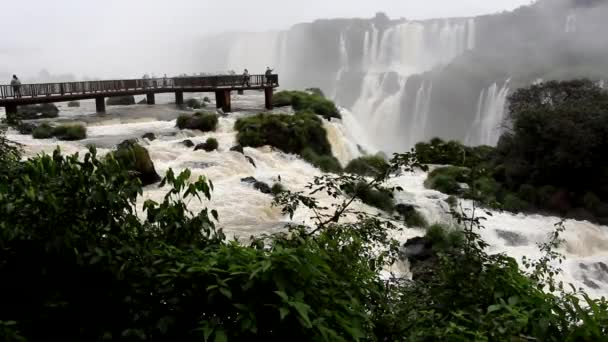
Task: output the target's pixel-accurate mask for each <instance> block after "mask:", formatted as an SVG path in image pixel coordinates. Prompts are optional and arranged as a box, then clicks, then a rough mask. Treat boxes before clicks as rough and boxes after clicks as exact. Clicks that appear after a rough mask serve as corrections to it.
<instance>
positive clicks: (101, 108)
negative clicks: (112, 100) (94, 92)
mask: <svg viewBox="0 0 608 342" xmlns="http://www.w3.org/2000/svg"><path fill="white" fill-rule="evenodd" d="M95 110H96V111H97V114H103V113H105V112H106V102H105V98H104V97H103V96H100V97H96V98H95Z"/></svg>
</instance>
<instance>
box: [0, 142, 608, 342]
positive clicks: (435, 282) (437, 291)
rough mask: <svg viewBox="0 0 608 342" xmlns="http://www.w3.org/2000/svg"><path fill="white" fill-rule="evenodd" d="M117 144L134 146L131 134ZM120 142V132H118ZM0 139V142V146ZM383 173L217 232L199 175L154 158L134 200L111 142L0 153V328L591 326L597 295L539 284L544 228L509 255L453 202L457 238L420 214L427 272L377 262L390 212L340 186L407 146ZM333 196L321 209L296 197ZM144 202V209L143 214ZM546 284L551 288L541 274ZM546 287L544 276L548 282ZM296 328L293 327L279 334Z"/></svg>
mask: <svg viewBox="0 0 608 342" xmlns="http://www.w3.org/2000/svg"><path fill="white" fill-rule="evenodd" d="M124 145H125V146H123V148H127V147H128V148H130V149H133V143H125V144H124ZM126 145H128V146H126ZM2 151H3V143H2V140H1V139H0V157H2V156H3V154H2ZM390 165H391V168H390V170H389V172H388V173H387V175H386V177H384V178H378V179H374V180H368V181H366V180H365V179H364V178H363V177H361V176H356V175H340V176H335V175H325V176H323V177H319V178H316V179H315V180H314V181H313V182H312V183H311V184H310V185H309V189H310V193H302V192H299V193H291V192H289V191H282V192H280V193H278V195H277V196H276V197H275V202H274V203H275V204H276V205H279V206H280V207H281V208H282V210H283V212H285V213H289V214H290V215H293V214H294V212H295V210H296V209H297V208H298V207H299V206H305V207H307V208H308V209H309V210H311V212H314V213H315V214H316V215H315V216H316V218H315V224H314V225H313V227H310V228H308V227H300V226H292V227H287V230H286V231H285V232H280V233H277V234H273V235H263V236H258V237H255V238H253V239H252V240H251V241H250V243H247V244H243V243H239V242H238V241H227V240H226V238H225V236H224V234H223V233H222V232H221V230H219V229H217V228H216V221H217V220H218V215H217V212H216V211H214V210H210V209H207V208H205V209H203V210H201V211H200V212H192V211H190V210H189V209H188V205H187V203H189V202H191V201H198V200H205V201H207V200H209V199H210V198H211V191H212V190H213V184H212V183H211V182H210V181H208V180H206V179H204V178H202V177H199V178H198V179H197V180H196V181H195V182H193V183H190V182H189V180H190V179H191V176H192V175H191V173H190V172H189V171H187V170H186V171H184V172H182V173H181V174H179V175H175V174H174V173H173V172H172V171H168V172H167V174H166V176H165V178H164V179H163V181H162V182H161V186H167V188H168V192H167V194H166V195H165V196H164V198H163V199H162V202H160V203H156V202H154V201H151V200H148V201H146V202H145V203H144V205H143V212H139V211H138V210H137V209H136V206H137V203H138V196H139V195H141V193H142V188H141V185H140V184H139V183H138V182H132V181H131V177H132V176H131V174H130V172H129V170H128V169H126V168H125V167H124V166H125V165H124V164H123V163H122V162H119V161H118V160H117V158H113V154H110V155H109V156H108V157H107V158H104V159H101V160H100V159H97V157H96V153H95V150H94V149H92V150H91V151H90V153H87V154H86V155H85V156H84V158H79V157H78V156H77V155H74V156H69V157H64V156H62V155H61V154H60V153H59V152H58V151H56V152H55V153H54V154H53V155H52V156H48V155H41V156H37V157H35V158H33V159H30V160H26V161H17V162H15V163H12V164H11V166H10V167H8V168H5V169H2V164H0V241H1V243H0V260H2V263H0V279H2V282H0V302H1V303H2V305H0V338H2V339H3V340H14V341H22V340H31V341H39V340H53V341H99V340H128V341H143V340H146V341H205V340H212V341H245V340H247V341H253V340H263V341H284V340H290V339H294V338H295V339H297V340H299V341H344V342H346V341H469V340H493V341H519V340H533V339H536V340H542V341H601V340H603V339H605V336H606V333H607V332H608V303H607V302H606V301H605V300H592V299H590V298H589V297H588V296H586V295H584V294H578V293H576V294H575V293H564V292H561V294H558V295H554V294H551V293H547V292H544V290H543V287H544V285H545V284H554V283H555V282H554V281H553V280H552V276H553V274H554V273H553V272H554V271H555V270H554V269H553V268H551V266H550V265H552V262H551V261H553V260H555V258H559V256H558V255H557V254H556V253H555V252H553V249H554V248H555V246H556V245H557V244H558V243H559V232H560V231H559V230H558V231H557V232H556V234H554V235H553V237H552V239H551V240H550V242H549V243H548V244H546V245H543V246H541V250H542V251H544V252H546V257H545V258H543V259H541V260H539V261H526V263H527V264H529V265H530V267H531V269H533V270H535V271H534V272H532V273H525V272H523V271H522V270H520V269H519V268H518V266H517V263H515V261H514V260H512V259H510V258H508V257H506V256H504V255H488V254H486V252H485V251H484V247H485V246H486V244H485V243H484V242H483V241H482V240H481V239H480V238H479V235H478V233H477V230H476V229H478V228H479V227H478V226H479V219H477V218H475V217H466V216H464V215H460V216H459V214H458V213H455V212H454V213H453V214H454V215H455V219H456V221H458V222H462V223H463V227H461V228H462V230H461V231H460V232H461V233H460V237H457V236H456V235H454V236H452V234H456V233H452V230H450V231H449V232H446V229H444V228H443V227H440V228H437V227H435V226H433V227H431V228H429V232H428V233H427V238H429V239H430V240H431V241H433V250H434V252H436V253H437V257H435V258H434V259H433V260H434V261H432V262H434V263H435V264H434V265H433V266H432V267H433V270H434V271H433V272H431V273H430V277H429V278H428V279H424V280H420V281H414V282H412V281H409V280H406V279H402V278H395V277H391V278H389V279H386V278H385V277H384V276H383V271H384V270H385V269H386V268H387V267H388V266H390V265H392V264H393V263H394V262H395V261H396V260H397V257H398V255H399V244H398V243H397V242H396V241H394V240H392V239H391V238H390V236H391V235H392V233H393V232H394V231H395V230H397V227H395V226H394V225H392V224H391V223H390V221H385V220H381V219H379V218H378V217H375V216H369V215H366V214H364V213H358V214H357V217H356V219H355V220H352V219H349V220H348V223H344V222H341V221H342V220H343V219H344V218H345V214H347V213H349V212H350V211H349V206H350V204H351V203H352V202H353V201H354V200H356V199H357V197H351V196H349V197H343V193H344V191H343V189H345V187H348V186H351V188H352V184H362V185H357V187H356V188H357V189H354V190H355V191H354V192H355V193H357V192H358V191H356V190H360V189H361V188H363V186H364V185H363V184H365V186H366V187H370V188H371V187H376V186H381V185H382V184H383V183H385V182H386V181H387V180H388V177H389V175H393V174H395V172H397V171H400V170H404V171H406V172H408V171H412V170H413V169H414V167H417V166H420V165H419V164H418V163H417V161H416V160H415V157H414V156H413V155H411V154H403V155H397V156H395V157H394V158H393V159H392V160H391V161H390ZM319 191H324V192H328V193H329V194H330V195H332V196H333V195H335V196H336V199H339V200H340V201H341V203H340V204H338V205H337V206H335V207H334V208H333V210H328V209H329V208H323V207H321V206H319V205H318V203H317V201H316V200H315V199H314V198H313V197H310V196H312V195H313V194H314V193H317V192H319ZM142 213H143V215H142ZM555 289H556V290H560V289H561V287H559V286H558V287H556V288H555ZM550 290H552V289H550ZM294 336H295V337H294Z"/></svg>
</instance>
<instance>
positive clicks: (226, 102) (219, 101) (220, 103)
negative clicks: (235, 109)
mask: <svg viewBox="0 0 608 342" xmlns="http://www.w3.org/2000/svg"><path fill="white" fill-rule="evenodd" d="M215 106H216V107H217V108H222V110H223V111H224V113H230V112H231V111H232V106H231V101H230V90H218V91H216V92H215Z"/></svg>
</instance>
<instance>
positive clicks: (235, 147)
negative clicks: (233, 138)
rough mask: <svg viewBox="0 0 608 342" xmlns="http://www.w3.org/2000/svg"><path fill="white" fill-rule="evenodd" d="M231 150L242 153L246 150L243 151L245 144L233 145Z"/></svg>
mask: <svg viewBox="0 0 608 342" xmlns="http://www.w3.org/2000/svg"><path fill="white" fill-rule="evenodd" d="M230 151H234V152H238V153H241V154H244V153H245V151H243V146H241V145H236V146H232V147H231V148H230Z"/></svg>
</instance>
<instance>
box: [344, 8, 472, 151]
mask: <svg viewBox="0 0 608 342" xmlns="http://www.w3.org/2000/svg"><path fill="white" fill-rule="evenodd" d="M474 47H475V21H474V20H472V19H471V20H467V21H457V22H452V21H449V20H444V21H435V22H432V23H420V22H405V23H402V24H399V25H396V26H393V27H390V28H388V29H386V30H384V31H382V32H381V31H380V30H378V29H377V28H376V27H375V26H374V25H371V27H370V29H369V30H368V31H366V32H365V35H364V39H363V48H364V51H363V62H362V63H363V65H362V69H363V70H365V71H366V75H365V76H364V78H363V84H362V86H361V92H360V96H359V98H358V99H357V101H355V104H354V105H353V113H354V115H355V117H356V118H357V119H358V120H360V121H361V123H362V125H364V126H366V127H370V128H371V129H372V131H371V132H370V135H372V136H373V137H372V141H373V142H374V143H375V144H376V145H377V147H378V148H379V149H381V150H383V151H386V152H396V151H400V150H403V149H404V148H406V149H407V148H408V147H411V146H412V144H413V143H415V142H416V139H422V138H425V135H424V132H425V130H424V128H425V127H424V126H425V123H426V122H427V116H428V115H429V109H430V98H431V92H432V85H430V84H422V85H421V86H420V88H419V89H418V91H417V92H416V94H407V91H406V84H407V81H408V79H409V78H410V76H412V75H415V74H420V73H423V72H426V71H429V70H431V69H432V68H434V67H437V66H441V65H444V64H446V63H449V62H450V61H451V60H453V59H454V58H456V57H457V56H459V55H461V54H462V53H463V52H465V51H466V50H467V49H472V48H474ZM410 98H411V99H410ZM404 102H405V103H408V102H409V103H413V105H411V106H402V103H404ZM404 110H414V112H413V113H407V112H404ZM404 132H408V135H409V136H410V137H405V139H404V137H403V134H404ZM404 141H405V142H406V143H407V144H408V145H406V146H404V145H403V142H404Z"/></svg>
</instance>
